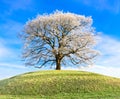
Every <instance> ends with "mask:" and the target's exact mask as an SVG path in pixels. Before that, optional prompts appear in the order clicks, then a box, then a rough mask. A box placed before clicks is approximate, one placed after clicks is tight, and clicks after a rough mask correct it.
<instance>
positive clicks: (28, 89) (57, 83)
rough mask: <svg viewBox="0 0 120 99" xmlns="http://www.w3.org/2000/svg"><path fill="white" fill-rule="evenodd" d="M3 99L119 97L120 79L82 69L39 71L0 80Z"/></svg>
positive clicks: (1, 97) (94, 98)
mask: <svg viewBox="0 0 120 99" xmlns="http://www.w3.org/2000/svg"><path fill="white" fill-rule="evenodd" d="M0 99H120V79H117V78H112V77H108V76H103V75H99V74H95V73H90V72H83V71H54V70H53V71H39V72H33V73H32V72H31V73H26V74H23V75H19V76H15V77H12V78H9V79H5V80H1V81H0Z"/></svg>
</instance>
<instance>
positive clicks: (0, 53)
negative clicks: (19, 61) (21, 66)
mask: <svg viewBox="0 0 120 99" xmlns="http://www.w3.org/2000/svg"><path fill="white" fill-rule="evenodd" d="M10 55H11V51H10V50H9V49H8V48H7V47H5V45H4V41H3V40H1V39H0V59H1V58H5V57H8V56H10Z"/></svg>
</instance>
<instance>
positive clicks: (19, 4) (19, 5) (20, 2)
mask: <svg viewBox="0 0 120 99" xmlns="http://www.w3.org/2000/svg"><path fill="white" fill-rule="evenodd" d="M3 2H4V3H5V4H7V5H8V6H9V7H10V8H11V9H12V10H18V9H22V10H26V9H28V8H30V6H31V5H32V3H33V2H32V0H27V1H26V0H4V1H3Z"/></svg>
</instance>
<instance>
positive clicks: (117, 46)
mask: <svg viewBox="0 0 120 99" xmlns="http://www.w3.org/2000/svg"><path fill="white" fill-rule="evenodd" d="M97 49H98V50H100V51H101V56H100V58H99V60H98V62H97V63H98V64H99V65H103V66H104V65H105V66H113V67H119V66H120V62H119V61H120V41H118V40H116V39H114V38H111V37H109V36H106V35H102V37H101V42H100V43H99V44H98V46H97Z"/></svg>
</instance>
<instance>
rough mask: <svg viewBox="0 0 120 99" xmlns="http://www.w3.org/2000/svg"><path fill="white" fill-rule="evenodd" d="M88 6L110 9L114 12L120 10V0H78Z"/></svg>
mask: <svg viewBox="0 0 120 99" xmlns="http://www.w3.org/2000/svg"><path fill="white" fill-rule="evenodd" d="M78 2H80V3H83V4H84V5H86V6H90V7H93V8H95V9H97V10H108V11H111V12H114V13H119V12H120V1H119V0H113V1H112V0H111V1H109V0H82V1H78Z"/></svg>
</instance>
